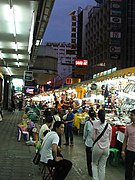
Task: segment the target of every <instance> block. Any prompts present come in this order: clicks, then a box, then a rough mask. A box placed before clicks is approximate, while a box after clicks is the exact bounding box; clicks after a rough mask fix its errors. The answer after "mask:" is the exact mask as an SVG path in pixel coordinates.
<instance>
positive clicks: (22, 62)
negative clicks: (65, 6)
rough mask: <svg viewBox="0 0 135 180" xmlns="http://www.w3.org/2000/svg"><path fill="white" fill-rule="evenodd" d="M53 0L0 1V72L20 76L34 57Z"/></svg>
mask: <svg viewBox="0 0 135 180" xmlns="http://www.w3.org/2000/svg"><path fill="white" fill-rule="evenodd" d="M54 1H55V0H0V72H1V73H2V74H3V75H12V76H14V77H23V74H24V71H26V70H28V67H29V66H30V65H31V63H33V62H34V61H35V60H36V55H37V50H38V48H39V46H40V43H41V41H42V38H43V35H44V32H45V29H46V26H47V24H48V20H49V17H50V14H51V11H52V8H53V4H54ZM32 24H33V26H32ZM30 34H31V35H30ZM30 37H31V38H30ZM37 42H38V43H37ZM28 50H29V52H28Z"/></svg>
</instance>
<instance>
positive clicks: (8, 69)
mask: <svg viewBox="0 0 135 180" xmlns="http://www.w3.org/2000/svg"><path fill="white" fill-rule="evenodd" d="M5 68H6V71H7V73H8V75H9V76H11V75H12V72H11V70H10V68H9V67H5Z"/></svg>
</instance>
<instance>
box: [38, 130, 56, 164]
mask: <svg viewBox="0 0 135 180" xmlns="http://www.w3.org/2000/svg"><path fill="white" fill-rule="evenodd" d="M58 143H59V136H58V134H57V133H56V132H55V131H51V132H48V133H47V134H46V136H45V137H44V138H43V144H44V145H43V147H42V149H41V151H40V154H41V158H40V161H41V162H44V163H47V162H48V160H49V159H51V160H53V155H52V145H53V144H57V145H58Z"/></svg>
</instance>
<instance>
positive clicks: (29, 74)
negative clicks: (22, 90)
mask: <svg viewBox="0 0 135 180" xmlns="http://www.w3.org/2000/svg"><path fill="white" fill-rule="evenodd" d="M32 80H33V72H32V71H24V81H32Z"/></svg>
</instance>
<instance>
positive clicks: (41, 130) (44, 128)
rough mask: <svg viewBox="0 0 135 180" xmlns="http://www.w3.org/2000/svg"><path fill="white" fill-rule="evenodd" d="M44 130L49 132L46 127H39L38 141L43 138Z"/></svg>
mask: <svg viewBox="0 0 135 180" xmlns="http://www.w3.org/2000/svg"><path fill="white" fill-rule="evenodd" d="M46 130H49V127H48V126H47V125H46V124H43V125H42V126H41V129H40V131H39V140H43V138H44V132H45V131H46Z"/></svg>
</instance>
